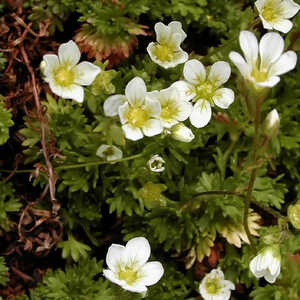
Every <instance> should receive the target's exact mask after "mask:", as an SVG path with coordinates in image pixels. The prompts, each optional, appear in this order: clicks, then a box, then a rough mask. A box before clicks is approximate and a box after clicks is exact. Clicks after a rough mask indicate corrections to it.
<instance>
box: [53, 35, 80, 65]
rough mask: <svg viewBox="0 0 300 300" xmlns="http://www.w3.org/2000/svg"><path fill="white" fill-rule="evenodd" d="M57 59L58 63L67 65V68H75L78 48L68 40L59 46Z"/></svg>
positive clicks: (78, 57) (78, 53)
mask: <svg viewBox="0 0 300 300" xmlns="http://www.w3.org/2000/svg"><path fill="white" fill-rule="evenodd" d="M58 57H59V61H60V63H62V64H63V63H68V65H69V66H75V65H76V64H77V63H78V62H79V60H80V50H79V48H78V46H77V45H76V44H75V43H74V42H73V41H72V40H70V41H68V42H67V43H64V44H61V45H60V46H59V48H58Z"/></svg>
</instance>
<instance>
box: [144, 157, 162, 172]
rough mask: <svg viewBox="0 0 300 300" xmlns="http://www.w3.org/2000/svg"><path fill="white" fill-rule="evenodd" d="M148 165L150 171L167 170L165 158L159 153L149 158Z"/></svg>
mask: <svg viewBox="0 0 300 300" xmlns="http://www.w3.org/2000/svg"><path fill="white" fill-rule="evenodd" d="M147 164H148V167H149V169H150V171H152V172H157V173H159V172H163V171H164V170H165V167H164V164H165V161H164V159H163V158H162V157H161V156H159V155H158V154H155V155H153V156H152V157H151V158H150V159H149V160H148V163H147Z"/></svg>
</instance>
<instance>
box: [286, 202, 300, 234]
mask: <svg viewBox="0 0 300 300" xmlns="http://www.w3.org/2000/svg"><path fill="white" fill-rule="evenodd" d="M288 217H289V219H290V221H291V223H292V224H293V226H294V227H295V228H297V229H300V201H298V202H297V203H296V204H294V205H290V206H289V207H288Z"/></svg>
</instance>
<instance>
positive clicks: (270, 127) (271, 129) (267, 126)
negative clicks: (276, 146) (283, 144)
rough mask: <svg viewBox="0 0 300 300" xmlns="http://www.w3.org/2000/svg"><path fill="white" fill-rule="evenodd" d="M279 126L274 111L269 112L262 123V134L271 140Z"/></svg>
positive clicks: (277, 117) (278, 120) (277, 116)
mask: <svg viewBox="0 0 300 300" xmlns="http://www.w3.org/2000/svg"><path fill="white" fill-rule="evenodd" d="M279 125H280V119H279V115H278V112H277V110H276V109H273V110H272V111H270V112H269V113H268V115H267V117H266V119H265V121H264V124H263V126H264V127H263V128H264V133H265V135H266V136H267V137H268V138H272V137H274V136H276V135H277V133H278V129H279Z"/></svg>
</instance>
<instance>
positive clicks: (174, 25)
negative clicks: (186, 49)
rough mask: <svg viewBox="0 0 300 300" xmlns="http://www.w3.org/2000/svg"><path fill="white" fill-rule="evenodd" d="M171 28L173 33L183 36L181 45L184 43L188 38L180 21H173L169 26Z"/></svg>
mask: <svg viewBox="0 0 300 300" xmlns="http://www.w3.org/2000/svg"><path fill="white" fill-rule="evenodd" d="M168 26H169V28H171V32H172V33H179V34H180V36H181V39H180V43H182V42H183V41H184V40H185V38H186V36H187V35H186V33H185V32H184V31H183V30H182V25H181V23H180V22H178V21H172V22H170V23H169V24H168Z"/></svg>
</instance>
